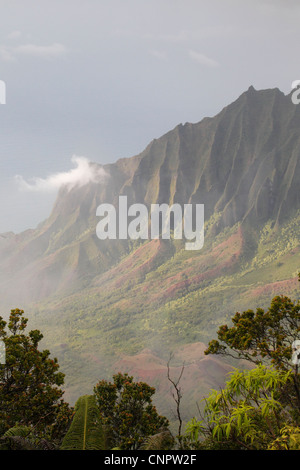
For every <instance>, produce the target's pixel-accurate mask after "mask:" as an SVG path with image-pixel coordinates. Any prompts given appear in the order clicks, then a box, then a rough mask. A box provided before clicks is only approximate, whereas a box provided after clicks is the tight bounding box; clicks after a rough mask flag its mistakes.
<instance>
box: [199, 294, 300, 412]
mask: <svg viewBox="0 0 300 470" xmlns="http://www.w3.org/2000/svg"><path fill="white" fill-rule="evenodd" d="M232 324H233V325H232V326H231V327H229V326H228V325H223V326H221V327H220V328H219V330H218V340H212V341H210V343H209V345H208V348H207V350H206V351H205V354H221V355H225V356H231V357H234V358H239V359H240V358H242V359H246V360H247V361H250V362H251V363H254V364H266V365H272V366H274V367H276V368H277V369H280V370H282V371H290V370H291V369H292V368H293V369H294V374H292V375H291V378H290V380H289V381H288V383H287V385H286V387H287V389H286V396H287V397H288V399H289V401H290V403H292V406H293V407H295V408H297V409H298V412H300V379H299V373H298V363H297V361H296V363H293V361H292V358H293V354H294V351H293V345H294V343H295V342H297V341H299V337H300V303H299V301H298V302H293V301H292V300H291V299H290V298H288V297H285V296H276V297H274V299H273V300H272V302H271V305H270V308H269V309H268V310H267V311H265V310H263V309H262V308H258V309H257V310H256V312H254V311H253V310H247V311H245V312H243V313H242V314H241V313H239V312H237V313H236V314H235V315H234V317H233V318H232ZM299 363H300V360H299Z"/></svg>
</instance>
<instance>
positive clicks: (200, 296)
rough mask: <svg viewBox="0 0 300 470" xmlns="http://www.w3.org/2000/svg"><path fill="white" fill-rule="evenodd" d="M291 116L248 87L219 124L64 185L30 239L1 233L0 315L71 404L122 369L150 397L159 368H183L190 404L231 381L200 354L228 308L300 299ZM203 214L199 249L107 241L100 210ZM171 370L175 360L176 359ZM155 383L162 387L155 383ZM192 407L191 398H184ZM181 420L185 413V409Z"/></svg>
mask: <svg viewBox="0 0 300 470" xmlns="http://www.w3.org/2000/svg"><path fill="white" fill-rule="evenodd" d="M299 129H300V107H299V106H296V105H294V104H293V103H292V101H291V97H290V96H286V95H284V94H283V93H282V92H281V91H280V90H278V89H270V90H261V91H257V90H255V89H254V88H253V87H250V88H249V89H248V90H247V91H246V92H245V93H243V94H242V95H241V96H240V97H239V98H238V99H237V100H236V101H235V102H233V103H232V104H230V105H228V106H227V107H226V108H224V109H223V110H222V111H221V112H220V113H219V114H218V115H217V116H215V117H213V118H205V119H203V120H202V121H201V122H199V123H197V124H190V123H186V124H185V125H182V124H180V125H178V126H177V127H175V129H173V130H171V131H170V132H168V133H167V134H165V135H163V136H162V137H161V138H158V139H155V140H153V141H152V142H151V143H150V144H149V145H148V147H147V148H146V149H145V150H144V151H143V152H142V153H141V154H139V155H136V156H134V157H132V158H127V159H121V160H118V161H117V162H116V163H112V164H108V165H104V166H103V167H100V166H99V165H97V164H96V163H92V164H90V166H91V169H93V170H94V171H95V172H97V171H99V170H100V169H101V180H99V181H98V180H95V182H91V183H88V184H85V185H83V186H81V187H78V186H76V187H72V188H71V189H70V188H68V187H63V188H61V190H60V192H59V194H58V197H57V200H56V203H55V205H54V207H53V210H52V213H51V214H50V216H49V217H48V219H47V220H45V221H44V222H42V223H41V224H40V225H39V226H38V227H37V228H36V229H34V230H27V231H25V232H23V233H21V234H18V235H14V234H12V233H7V234H2V235H0V299H1V300H0V304H1V315H2V316H4V317H5V316H7V314H8V312H9V310H10V309H11V308H15V307H19V308H23V309H25V313H26V315H27V316H28V318H29V320H30V322H29V325H30V327H33V326H35V327H38V328H40V329H41V330H42V332H43V333H44V337H45V340H44V341H45V344H46V345H47V346H48V347H49V349H50V350H51V352H53V353H54V354H55V355H56V356H57V357H58V359H59V363H60V365H61V369H62V370H63V371H64V372H65V373H66V386H67V392H68V396H69V397H70V399H71V400H75V399H76V398H77V397H78V396H79V395H80V394H83V393H85V392H87V393H89V391H90V390H91V388H92V387H93V385H94V384H95V382H96V381H97V380H99V379H100V378H104V377H106V376H107V377H110V376H111V371H113V370H119V369H120V368H123V369H124V370H126V371H128V372H132V373H133V374H135V375H136V376H138V377H140V378H143V379H147V380H148V381H150V382H152V384H153V385H154V386H156V387H158V394H159V397H160V400H161V401H160V403H162V404H165V405H164V406H167V405H166V402H165V401H164V400H166V395H167V384H166V382H164V377H165V371H166V360H167V358H168V355H169V353H170V351H175V364H174V373H175V374H176V371H177V372H178V369H176V367H180V365H181V364H182V362H183V361H185V363H186V376H185V383H184V387H185V389H186V394H187V396H188V397H189V399H192V400H194V401H196V400H197V399H201V398H202V396H200V395H201V393H202V392H203V393H204V392H205V391H206V390H208V389H209V388H211V387H212V386H213V387H216V386H218V385H219V384H220V385H221V384H222V381H223V380H224V377H225V374H226V373H227V372H228V370H229V366H228V364H225V363H224V362H221V361H220V360H219V359H218V358H214V357H204V356H203V349H204V344H205V343H206V342H207V341H208V340H209V339H212V337H214V336H215V332H216V330H217V328H218V326H219V325H220V324H223V323H224V322H228V321H229V319H230V317H231V316H232V315H233V314H234V313H235V311H236V310H243V309H248V308H255V307H257V306H262V307H267V306H268V305H269V303H270V301H271V298H272V296H273V295H276V294H283V293H284V294H288V295H291V297H293V298H295V297H299V288H298V285H297V272H298V270H299V265H300V263H299V260H300V228H299V221H300V189H299V188H300V186H299V181H300V133H299ZM120 195H127V197H128V204H133V203H142V204H145V205H147V206H148V207H149V206H150V205H151V204H153V203H160V204H161V203H167V204H169V205H171V204H173V203H180V204H182V205H183V204H187V203H193V204H196V203H199V204H204V207H205V241H204V247H203V249H201V250H198V251H186V250H185V249H184V243H183V241H180V240H172V239H171V240H147V241H132V240H105V241H101V240H99V239H98V238H97V235H96V225H97V223H98V221H99V220H98V218H97V217H96V209H97V207H98V206H99V205H100V204H101V203H111V204H114V205H115V206H117V204H118V198H119V196H120ZM176 361H177V362H176ZM163 384H164V385H163ZM191 397H192V398H191ZM186 412H187V413H188V411H186Z"/></svg>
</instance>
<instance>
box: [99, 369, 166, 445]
mask: <svg viewBox="0 0 300 470" xmlns="http://www.w3.org/2000/svg"><path fill="white" fill-rule="evenodd" d="M94 392H95V396H96V399H97V404H98V407H99V410H100V415H101V418H102V422H103V424H104V425H105V426H106V428H107V430H108V432H109V434H110V435H111V440H112V444H113V447H118V448H119V449H139V448H140V447H141V445H142V444H143V443H144V441H145V438H146V437H147V436H151V435H153V434H156V433H157V432H158V431H159V430H160V429H161V428H167V427H168V425H169V423H168V420H167V419H166V418H165V417H163V416H159V415H158V414H157V411H156V408H155V406H153V404H152V400H151V397H152V395H153V394H154V392H155V389H154V388H153V387H150V386H149V385H148V384H146V383H144V382H134V381H133V377H130V376H129V375H128V374H121V373H118V374H116V375H114V377H113V382H107V381H106V380H102V381H100V382H99V383H98V384H97V385H96V387H95V388H94Z"/></svg>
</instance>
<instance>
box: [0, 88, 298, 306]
mask: <svg viewBox="0 0 300 470" xmlns="http://www.w3.org/2000/svg"><path fill="white" fill-rule="evenodd" d="M299 128H300V107H299V106H295V105H294V104H293V103H292V101H291V99H290V97H289V96H285V95H284V94H283V93H282V92H280V91H279V90H278V89H273V90H263V91H256V90H254V88H253V87H250V88H249V90H248V91H246V92H245V93H243V94H242V95H241V96H240V97H239V98H238V99H237V100H236V101H235V102H234V103H232V104H230V105H229V106H227V107H226V108H224V109H223V110H222V111H221V112H220V113H219V114H218V115H217V116H215V117H214V118H205V119H203V120H202V121H201V122H199V123H197V124H189V123H187V124H185V125H179V126H177V127H176V128H175V129H173V130H171V131H170V132H168V133H167V134H165V135H164V136H162V137H161V138H159V139H155V140H153V141H152V142H151V143H150V144H149V145H148V147H147V148H146V149H145V150H144V151H143V152H142V153H141V154H140V155H137V156H135V157H132V158H129V159H122V160H119V161H117V162H116V163H114V164H109V165H105V166H104V169H105V171H106V173H107V175H108V176H107V178H106V179H105V180H102V181H101V182H100V183H90V184H88V185H85V186H83V187H81V188H76V187H75V188H73V189H72V190H70V191H69V190H68V189H67V188H62V189H61V190H60V192H59V194H58V197H57V201H56V203H55V205H54V208H53V211H52V213H51V215H50V216H49V218H48V219H47V220H46V221H45V222H44V223H43V224H41V225H40V226H39V227H38V228H37V229H36V230H30V231H27V232H24V233H23V234H20V235H16V236H7V235H6V236H2V237H1V240H0V259H1V268H0V279H1V287H0V290H1V294H2V296H3V301H4V300H5V298H6V297H7V293H9V296H8V297H9V298H8V299H7V301H8V302H10V300H9V299H10V298H11V288H12V289H13V288H14V287H15V286H18V292H19V297H17V299H15V297H14V299H15V300H19V301H20V302H22V301H23V299H24V301H29V300H40V299H41V298H43V297H47V296H48V295H51V294H54V293H56V292H60V293H61V292H63V291H64V290H65V289H67V291H68V292H70V291H72V290H73V291H76V290H78V288H80V287H81V286H84V285H86V283H87V282H88V281H89V280H91V279H92V278H93V276H95V275H96V274H98V273H101V272H104V271H105V270H107V269H109V268H110V267H111V266H112V265H113V264H115V263H116V262H118V260H119V259H120V257H122V256H124V255H125V254H126V253H127V252H128V250H129V244H128V243H127V241H126V240H123V241H119V240H116V241H111V240H110V241H109V242H108V241H100V240H98V239H97V236H96V224H97V222H98V219H97V217H96V208H97V207H98V205H99V204H101V203H104V202H106V203H112V204H114V205H115V206H117V203H118V197H119V195H127V196H128V203H129V204H132V203H134V202H137V203H143V204H146V205H148V206H149V205H150V204H153V203H167V204H169V205H171V204H173V203H180V204H185V203H201V204H204V206H205V220H206V222H207V221H209V220H213V219H215V221H214V222H213V223H210V224H209V226H210V231H211V233H212V234H214V235H217V234H219V233H221V232H222V230H224V229H225V228H226V227H232V226H234V225H235V224H236V223H238V222H240V223H242V225H245V224H246V225H247V224H248V225H250V226H252V227H254V228H256V229H257V230H258V229H259V228H260V227H261V226H262V225H263V224H264V223H265V222H266V221H268V220H272V222H273V224H274V227H275V228H276V227H278V225H280V224H281V223H283V222H284V221H285V220H288V218H289V217H290V216H291V215H293V214H294V213H295V211H296V210H297V209H298V208H299V205H300V204H299V203H300V191H299V181H300V157H299V155H300V133H299ZM92 165H93V166H94V167H95V170H96V169H97V164H92Z"/></svg>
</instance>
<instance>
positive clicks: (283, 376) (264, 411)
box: [185, 275, 300, 449]
mask: <svg viewBox="0 0 300 470" xmlns="http://www.w3.org/2000/svg"><path fill="white" fill-rule="evenodd" d="M299 280H300V275H299ZM299 336H300V303H299V301H298V302H293V301H292V300H291V299H290V298H288V297H285V296H276V297H274V299H273V300H272V302H271V305H270V308H269V309H268V310H267V311H265V310H263V309H261V308H258V309H256V312H254V311H253V310H247V311H245V312H243V313H242V314H241V313H239V312H237V313H236V314H235V315H234V317H233V318H232V326H228V325H223V326H221V327H220V328H219V330H218V340H212V341H210V343H209V345H208V348H207V350H206V351H205V354H221V355H224V356H228V357H234V358H238V359H244V360H246V361H249V365H252V367H253V364H254V365H255V366H256V367H254V368H253V369H252V370H246V371H239V370H235V372H233V374H232V376H231V378H230V380H229V381H228V382H227V384H226V387H225V389H224V390H222V391H219V392H218V391H214V392H213V393H212V394H211V395H210V396H209V398H208V399H207V400H206V406H205V408H204V414H205V419H202V420H200V421H198V420H197V419H195V418H194V419H193V420H191V421H190V422H189V423H188V426H187V428H186V434H185V439H186V442H187V443H189V444H191V446H192V447H194V448H195V447H196V448H197V446H199V447H203V445H204V446H208V447H209V448H226V449H231V448H233V449H300V434H299V425H300V378H299V370H298V366H299V364H300V354H299V352H300V351H299V350H297V349H296V350H294V347H295V344H298V343H300V341H299Z"/></svg>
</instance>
